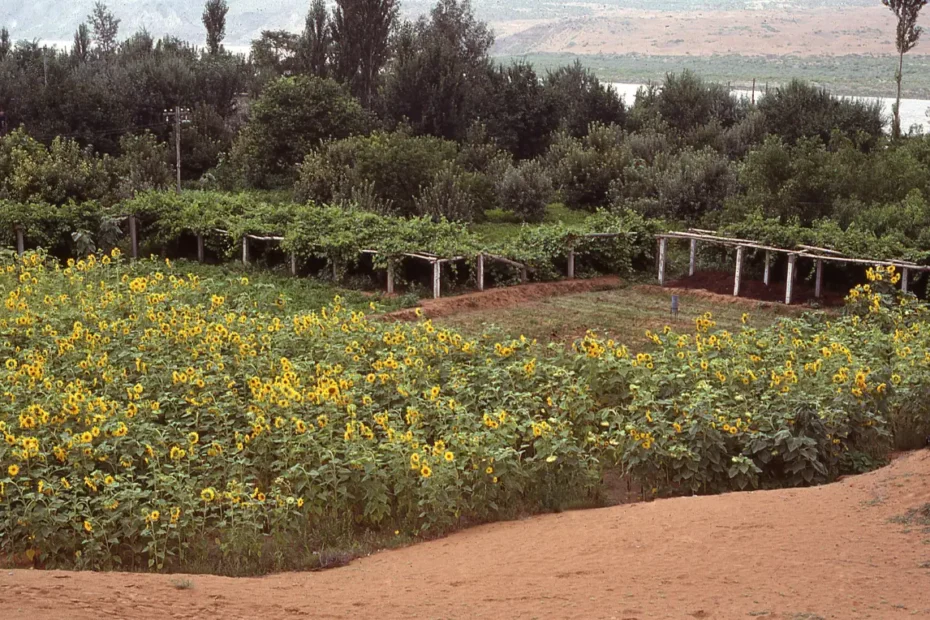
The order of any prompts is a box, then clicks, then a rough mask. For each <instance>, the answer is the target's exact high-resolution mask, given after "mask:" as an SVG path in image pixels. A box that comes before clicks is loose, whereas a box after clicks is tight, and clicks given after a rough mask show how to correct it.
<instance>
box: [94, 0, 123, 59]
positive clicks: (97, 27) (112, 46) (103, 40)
mask: <svg viewBox="0 0 930 620" xmlns="http://www.w3.org/2000/svg"><path fill="white" fill-rule="evenodd" d="M87 20H88V21H89V22H90V25H91V27H92V28H93V30H94V42H95V43H96V44H97V48H98V49H99V50H100V52H101V53H102V54H103V55H105V56H108V55H110V54H111V53H113V51H115V50H116V45H117V42H116V37H117V35H118V34H119V22H120V20H118V19H117V18H116V16H114V15H113V13H111V12H110V9H108V8H107V5H105V4H104V3H103V2H99V1H98V2H97V3H96V4H95V5H94V10H93V12H92V13H91V14H90V15H88V16H87Z"/></svg>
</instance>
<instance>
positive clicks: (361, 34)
mask: <svg viewBox="0 0 930 620" xmlns="http://www.w3.org/2000/svg"><path fill="white" fill-rule="evenodd" d="M397 13H398V6H397V0H336V8H335V9H334V11H333V22H332V36H333V64H334V69H335V71H334V74H335V77H336V78H337V79H338V80H339V81H341V82H342V83H344V84H346V85H348V87H349V89H350V90H351V91H352V93H353V94H354V95H355V96H356V97H358V98H359V99H360V100H361V101H362V103H363V104H364V105H365V107H366V108H371V104H372V101H373V100H374V95H375V92H376V87H377V82H378V76H379V74H380V72H381V69H383V68H384V65H385V64H386V63H387V61H388V58H389V56H390V37H391V32H392V31H393V30H394V24H395V23H396V21H397Z"/></svg>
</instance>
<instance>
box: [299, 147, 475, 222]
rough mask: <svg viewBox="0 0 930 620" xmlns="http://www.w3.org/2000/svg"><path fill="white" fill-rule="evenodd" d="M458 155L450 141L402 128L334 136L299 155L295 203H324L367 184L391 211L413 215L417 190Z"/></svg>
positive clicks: (456, 148) (429, 182)
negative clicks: (412, 132)
mask: <svg viewBox="0 0 930 620" xmlns="http://www.w3.org/2000/svg"><path fill="white" fill-rule="evenodd" d="M457 154H458V147H457V145H456V144H455V143H454V142H451V141H448V140H442V139H440V138H434V137H431V136H412V135H410V134H409V133H407V132H406V131H395V132H374V133H372V134H371V135H370V136H353V137H351V138H346V139H343V140H335V141H331V142H328V143H326V144H324V145H323V146H322V147H321V149H320V150H319V151H318V152H313V153H310V154H309V155H308V156H307V157H306V158H305V159H304V163H303V164H302V165H301V166H300V168H299V178H298V180H297V184H296V186H295V189H294V193H295V195H296V196H297V199H298V200H300V201H306V200H313V201H315V202H319V203H325V202H330V201H332V200H334V199H339V198H342V199H346V198H348V197H349V196H350V195H351V193H352V190H353V188H356V187H362V186H364V184H369V183H370V184H371V186H372V188H373V192H374V195H375V196H377V197H378V198H379V199H380V201H381V204H385V205H386V204H390V205H391V209H392V211H393V213H395V214H397V215H413V214H415V213H416V212H417V208H416V202H415V201H416V198H417V196H418V195H419V194H420V190H421V188H424V187H427V186H429V185H430V184H431V183H432V182H433V179H434V178H435V177H436V174H437V173H438V172H439V171H440V170H442V168H443V166H444V165H445V164H446V162H451V161H453V160H454V159H455V158H456V156H457Z"/></svg>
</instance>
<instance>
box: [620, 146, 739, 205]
mask: <svg viewBox="0 0 930 620" xmlns="http://www.w3.org/2000/svg"><path fill="white" fill-rule="evenodd" d="M735 191H736V173H735V171H734V168H733V166H732V165H731V164H730V162H729V161H728V160H727V159H726V157H724V156H722V155H720V154H718V153H717V152H716V151H714V150H713V149H710V148H706V149H704V150H701V151H696V150H694V149H691V148H686V149H684V150H682V151H681V152H679V153H661V154H660V155H658V156H657V157H656V160H655V162H654V163H653V164H652V165H651V166H650V165H645V164H639V165H635V166H631V167H630V168H628V169H627V172H626V175H625V178H624V180H623V183H622V184H621V183H619V182H615V183H614V184H613V185H612V187H611V197H612V203H613V205H614V206H615V208H616V207H623V206H625V205H627V204H636V205H638V208H639V209H640V210H641V211H643V212H644V213H645V214H646V215H647V216H649V217H660V218H669V219H680V220H690V221H693V220H697V219H700V218H702V217H705V216H707V215H708V214H711V213H713V212H716V211H720V210H721V209H722V208H723V205H724V202H725V201H726V199H727V198H728V197H729V196H730V195H731V194H733V193H734V192H735Z"/></svg>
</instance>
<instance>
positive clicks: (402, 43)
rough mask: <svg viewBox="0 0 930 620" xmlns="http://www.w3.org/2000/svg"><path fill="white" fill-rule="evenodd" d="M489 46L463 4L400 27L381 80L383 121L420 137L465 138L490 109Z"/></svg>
mask: <svg viewBox="0 0 930 620" xmlns="http://www.w3.org/2000/svg"><path fill="white" fill-rule="evenodd" d="M493 42H494V37H493V36H492V35H491V33H490V32H489V31H488V29H487V26H486V25H485V24H484V23H483V22H480V21H478V20H476V19H475V17H474V15H473V13H472V10H471V5H470V4H469V2H468V1H467V0H466V1H464V2H459V1H458V0H441V1H440V2H439V3H438V4H437V5H436V6H435V8H433V10H432V12H431V14H430V17H429V19H427V18H425V17H424V18H420V20H419V21H418V22H417V23H416V24H412V23H409V22H408V23H406V24H404V25H403V27H402V28H401V29H400V32H399V33H398V34H397V36H396V38H395V42H394V50H395V52H394V58H393V60H392V62H391V65H390V68H389V72H388V75H387V77H386V79H385V85H384V101H383V104H384V109H385V114H386V116H388V117H389V118H390V119H391V120H393V121H394V122H396V123H400V122H408V123H410V124H411V125H412V127H413V128H414V129H415V130H416V131H417V132H418V133H429V134H432V135H436V136H441V137H444V138H449V139H456V140H460V139H462V138H464V137H465V134H466V132H467V131H468V129H469V128H470V127H471V126H472V123H473V122H474V120H475V119H476V118H477V117H478V116H479V115H480V114H481V110H482V108H484V107H486V106H487V105H488V94H489V91H490V90H491V85H490V80H491V78H492V75H493V74H494V70H493V68H492V66H491V63H490V61H489V59H488V50H489V49H490V47H491V45H492V44H493Z"/></svg>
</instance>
